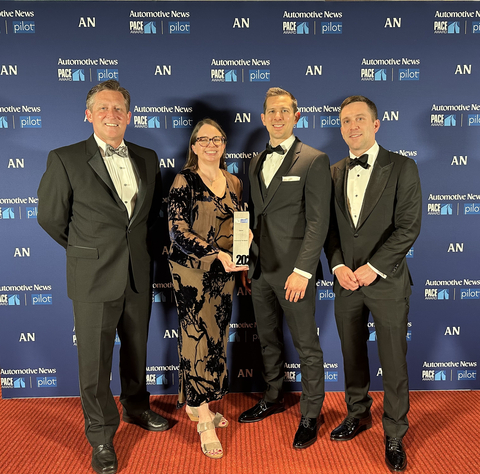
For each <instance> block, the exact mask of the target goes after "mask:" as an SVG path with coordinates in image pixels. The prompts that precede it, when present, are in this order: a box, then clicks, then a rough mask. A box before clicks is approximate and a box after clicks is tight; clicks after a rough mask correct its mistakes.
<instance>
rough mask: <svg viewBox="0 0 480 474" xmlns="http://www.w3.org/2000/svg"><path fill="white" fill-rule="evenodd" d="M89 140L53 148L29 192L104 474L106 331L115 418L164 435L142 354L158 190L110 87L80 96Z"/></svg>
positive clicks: (111, 469)
mask: <svg viewBox="0 0 480 474" xmlns="http://www.w3.org/2000/svg"><path fill="white" fill-rule="evenodd" d="M85 115H86V118H87V120H88V121H89V122H90V123H91V124H92V125H93V132H94V133H93V135H92V136H90V138H89V139H88V140H86V141H82V142H80V143H76V144H74V145H70V146H66V147H63V148H58V149H56V150H53V151H51V152H50V153H49V155H48V160H47V170H46V171H45V174H44V175H43V177H42V180H41V182H40V186H39V188H38V198H39V204H38V222H39V224H40V225H41V226H42V227H43V228H44V229H45V231H46V232H47V233H48V234H49V235H50V236H51V237H52V238H53V239H54V240H55V241H56V242H58V243H59V244H60V245H61V246H62V247H63V248H65V250H66V254H67V290H68V296H69V297H70V298H71V299H72V301H73V312H74V321H75V334H76V337H77V350H78V363H79V380H80V397H81V400H82V407H83V412H84V416H85V434H86V436H87V439H88V441H89V442H90V444H91V446H92V448H93V452H92V468H93V469H94V471H95V472H97V473H99V474H114V473H115V472H116V471H117V467H118V462H117V457H116V455H115V450H114V448H113V437H114V435H115V432H116V430H117V428H118V426H119V423H120V416H119V413H118V409H117V406H116V403H115V400H114V398H113V395H112V392H111V391H110V372H111V367H112V354H113V347H114V344H115V337H116V333H118V336H119V338H120V341H121V348H120V383H121V395H120V402H121V403H122V405H123V420H124V421H126V422H127V423H133V424H136V425H139V426H140V427H142V428H144V429H146V430H149V431H164V430H166V429H168V421H167V420H165V419H164V418H163V417H161V416H160V415H158V414H157V413H155V412H153V411H152V410H150V403H149V393H148V392H147V389H146V348H147V335H148V323H149V318H150V309H151V261H150V256H149V252H148V249H147V233H148V228H149V225H150V224H151V223H152V222H153V221H154V220H155V218H156V217H157V216H158V206H159V205H160V203H161V194H160V193H161V186H160V184H161V182H160V170H159V164H158V158H157V155H156V153H155V152H154V151H153V150H149V149H147V148H143V147H140V146H138V145H134V144H133V143H129V142H125V141H124V139H123V136H124V134H125V129H126V127H127V125H128V124H129V123H130V118H131V115H132V114H131V112H130V94H129V93H128V91H127V90H126V89H124V88H123V87H120V84H119V83H118V82H117V81H114V80H110V81H105V82H102V83H100V84H97V85H96V86H95V87H93V88H92V89H91V90H90V92H89V93H88V95H87V110H86V111H85Z"/></svg>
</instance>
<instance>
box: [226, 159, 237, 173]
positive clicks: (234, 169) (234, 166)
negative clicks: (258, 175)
mask: <svg viewBox="0 0 480 474" xmlns="http://www.w3.org/2000/svg"><path fill="white" fill-rule="evenodd" d="M227 171H228V172H229V173H232V174H237V173H238V163H237V162H236V161H232V162H230V163H228V165H227Z"/></svg>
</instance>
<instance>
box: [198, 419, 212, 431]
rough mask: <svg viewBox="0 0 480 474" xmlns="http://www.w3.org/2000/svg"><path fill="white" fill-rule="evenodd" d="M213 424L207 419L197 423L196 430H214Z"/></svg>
mask: <svg viewBox="0 0 480 474" xmlns="http://www.w3.org/2000/svg"><path fill="white" fill-rule="evenodd" d="M214 429H215V425H214V424H213V423H212V422H211V421H207V422H206V423H198V424H197V431H198V432H199V433H203V432H204V431H208V430H214Z"/></svg>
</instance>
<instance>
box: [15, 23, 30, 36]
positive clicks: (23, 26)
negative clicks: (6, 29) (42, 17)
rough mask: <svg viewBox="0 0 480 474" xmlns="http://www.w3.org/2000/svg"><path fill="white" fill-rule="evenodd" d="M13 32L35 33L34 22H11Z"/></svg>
mask: <svg viewBox="0 0 480 474" xmlns="http://www.w3.org/2000/svg"><path fill="white" fill-rule="evenodd" d="M12 26H13V32H14V33H15V34H17V33H30V34H32V33H35V22H34V21H12Z"/></svg>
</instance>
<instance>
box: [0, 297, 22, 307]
mask: <svg viewBox="0 0 480 474" xmlns="http://www.w3.org/2000/svg"><path fill="white" fill-rule="evenodd" d="M1 305H4V306H6V305H8V306H20V295H16V294H15V295H8V296H7V295H0V306H1Z"/></svg>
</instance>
